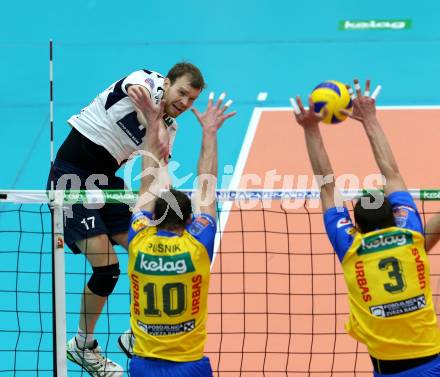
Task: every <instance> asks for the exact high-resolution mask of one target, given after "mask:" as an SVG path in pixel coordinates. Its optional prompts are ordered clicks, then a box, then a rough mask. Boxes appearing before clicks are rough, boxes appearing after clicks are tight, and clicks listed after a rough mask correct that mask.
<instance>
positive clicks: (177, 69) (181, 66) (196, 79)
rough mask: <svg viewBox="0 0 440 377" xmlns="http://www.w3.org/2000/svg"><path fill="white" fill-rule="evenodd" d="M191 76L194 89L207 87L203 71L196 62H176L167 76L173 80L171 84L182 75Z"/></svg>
mask: <svg viewBox="0 0 440 377" xmlns="http://www.w3.org/2000/svg"><path fill="white" fill-rule="evenodd" d="M185 75H189V76H191V79H192V80H191V86H192V87H193V88H194V89H202V90H203V89H205V87H206V84H205V80H204V79H203V75H202V72H200V69H198V68H197V67H196V66H195V65H194V64H192V63H189V62H179V63H177V64H175V65H174V66H173V67H172V68H171V69H170V71H169V72H168V73H167V77H168V79H169V80H170V82H171V85H173V84H174V82H175V81H176V80H177V79H178V78H179V77H182V76H185Z"/></svg>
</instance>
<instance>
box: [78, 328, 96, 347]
mask: <svg viewBox="0 0 440 377" xmlns="http://www.w3.org/2000/svg"><path fill="white" fill-rule="evenodd" d="M75 338H76V343H77V344H78V347H79V348H81V349H84V348H90V347H92V346H93V344H94V340H95V337H94V335H93V334H87V333H86V332H85V331H83V330H82V329H81V328H79V327H78V333H77V334H76V336H75Z"/></svg>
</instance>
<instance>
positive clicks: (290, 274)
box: [0, 190, 440, 377]
mask: <svg viewBox="0 0 440 377" xmlns="http://www.w3.org/2000/svg"><path fill="white" fill-rule="evenodd" d="M411 193H412V194H413V196H414V197H415V198H416V199H417V201H416V202H417V205H418V207H419V210H420V213H421V216H422V219H423V221H424V222H425V223H426V221H427V220H428V219H429V217H430V216H431V215H432V214H433V213H437V212H439V211H440V202H439V199H440V191H436V190H411ZM360 194H361V193H360V192H351V193H346V197H347V198H354V197H356V196H359V195H360ZM218 199H219V222H218V224H219V229H218V233H217V239H216V250H215V259H214V263H213V266H212V275H211V285H210V293H209V317H208V341H207V345H206V347H205V353H206V355H207V356H209V357H210V359H211V363H212V366H213V370H214V376H216V377H235V376H249V377H250V376H257V377H259V376H266V377H267V376H270V377H280V376H291V377H299V376H321V377H322V376H370V375H371V363H370V360H369V357H368V354H367V352H366V349H365V347H364V346H363V345H360V344H358V343H357V342H356V341H354V340H353V339H352V338H351V337H349V336H348V335H347V334H346V333H345V330H344V323H345V322H346V320H347V316H348V302H347V297H346V288H345V283H344V278H343V274H342V271H341V268H340V263H339V261H338V259H337V257H336V255H335V253H334V252H333V250H332V247H331V245H330V243H329V242H328V240H327V236H326V233H325V230H324V225H323V220H322V210H321V208H320V206H319V193H318V192H316V191H273V190H272V191H220V192H218ZM135 200H136V194H135V193H132V192H114V191H109V192H75V193H72V192H57V195H56V197H54V198H52V210H50V209H49V206H48V204H49V202H50V200H49V198H48V196H47V194H46V192H45V191H3V192H0V235H1V242H0V254H1V261H2V263H1V265H0V281H1V282H2V284H1V285H0V312H1V321H0V333H1V334H2V342H1V345H0V377H1V376H31V375H32V376H65V375H66V373H68V375H69V376H75V375H77V376H82V375H85V372H84V371H81V370H80V369H79V368H78V367H77V366H76V365H74V364H72V363H66V360H65V346H64V344H65V341H66V339H69V338H71V337H72V336H74V335H75V333H76V331H77V326H78V318H79V307H80V297H81V294H82V292H83V288H84V286H85V284H86V283H87V281H88V279H89V276H90V273H91V269H90V266H89V265H88V263H87V262H86V259H85V258H84V257H83V256H78V255H73V254H72V253H71V252H70V251H68V249H67V248H66V252H65V253H64V243H63V238H62V224H63V211H64V210H65V209H66V208H68V206H69V205H71V204H73V203H76V202H83V203H85V202H87V203H104V202H105V203H114V202H124V203H127V204H132V203H134V201H135ZM347 205H348V207H349V209H350V210H352V207H353V205H352V201H350V200H349V201H348V202H347ZM116 250H117V253H118V256H119V260H120V264H121V271H122V276H121V278H120V279H119V282H118V285H117V287H116V289H115V291H114V293H113V294H112V295H111V296H110V297H109V300H108V303H107V304H106V306H105V308H104V311H103V314H102V315H101V317H100V320H99V322H98V325H97V328H96V331H95V335H96V338H97V339H98V341H99V344H100V346H101V348H102V349H103V351H104V352H105V353H106V354H107V355H108V357H110V358H111V359H113V360H114V361H116V362H118V363H119V364H121V365H123V366H124V367H125V369H126V370H127V369H128V361H127V359H126V358H125V356H124V355H123V354H122V352H121V351H119V349H118V347H117V338H118V336H119V335H120V334H121V333H122V332H123V331H125V330H126V329H127V328H128V326H129V301H130V297H129V284H128V278H127V276H126V266H127V253H126V251H125V250H123V249H122V248H119V247H117V248H116ZM439 258H440V249H434V250H433V251H432V252H431V253H430V260H431V273H432V283H431V284H432V287H433V293H434V302H435V303H436V309H438V307H437V306H438V305H437V304H438V299H439V284H440V280H439V276H440V269H439V268H438V267H439V266H440V260H439ZM64 284H65V285H64ZM437 312H439V310H437ZM127 375H128V374H127Z"/></svg>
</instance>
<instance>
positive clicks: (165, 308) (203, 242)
mask: <svg viewBox="0 0 440 377" xmlns="http://www.w3.org/2000/svg"><path fill="white" fill-rule="evenodd" d="M148 217H151V214H150V213H148V212H142V213H138V214H135V215H134V216H133V217H132V222H131V224H132V226H131V228H130V233H129V242H130V243H129V263H128V274H129V277H130V281H131V327H132V329H133V333H134V335H135V338H136V342H135V346H134V353H135V354H136V355H139V356H143V357H153V358H159V359H166V360H172V361H179V362H185V361H194V360H200V359H202V357H203V347H204V343H205V339H206V319H207V298H208V288H209V275H210V268H211V258H212V253H213V245H214V237H215V232H216V226H215V221H214V219H213V218H211V217H210V216H209V215H201V216H197V217H195V218H194V219H193V221H192V222H191V224H189V225H188V226H187V227H186V229H185V230H184V231H183V233H182V235H177V234H176V233H172V232H170V231H166V230H163V229H157V228H156V227H155V226H148ZM139 224H144V225H143V227H140V226H139Z"/></svg>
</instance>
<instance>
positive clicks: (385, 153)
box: [362, 117, 400, 179]
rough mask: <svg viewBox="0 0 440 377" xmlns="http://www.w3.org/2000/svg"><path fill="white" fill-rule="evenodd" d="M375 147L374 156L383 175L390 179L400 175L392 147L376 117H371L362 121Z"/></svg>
mask: <svg viewBox="0 0 440 377" xmlns="http://www.w3.org/2000/svg"><path fill="white" fill-rule="evenodd" d="M362 123H363V126H364V128H365V131H366V133H367V136H368V139H369V141H370V145H371V148H372V149H373V154H374V158H375V160H376V163H377V166H378V167H379V169H380V171H381V173H382V175H384V176H385V178H386V179H390V178H392V177H394V176H396V175H400V173H399V167H398V166H397V162H396V160H395V158H394V155H393V152H392V150H391V147H390V145H389V143H388V140H387V138H386V136H385V133H384V132H383V130H382V127H381V126H380V124H379V121H378V120H377V118H376V117H369V118H366V119H364V121H363V122H362Z"/></svg>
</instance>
